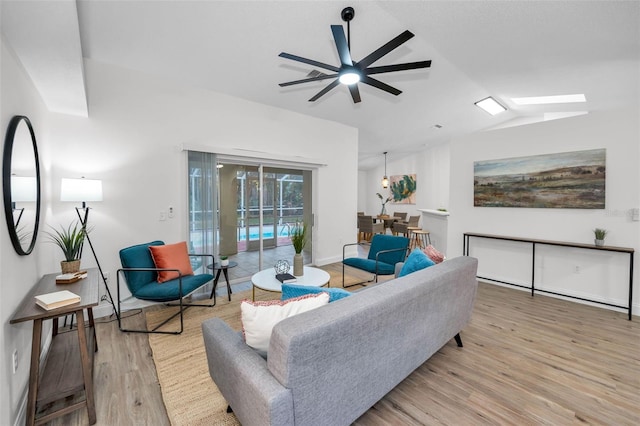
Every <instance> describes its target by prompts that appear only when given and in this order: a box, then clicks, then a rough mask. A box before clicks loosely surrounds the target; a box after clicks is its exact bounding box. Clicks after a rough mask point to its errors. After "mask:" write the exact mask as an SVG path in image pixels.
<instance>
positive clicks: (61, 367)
mask: <svg viewBox="0 0 640 426" xmlns="http://www.w3.org/2000/svg"><path fill="white" fill-rule="evenodd" d="M87 272H88V273H87V277H86V278H84V279H82V280H80V281H78V282H76V283H73V284H59V285H58V284H56V275H58V274H57V273H56V274H49V275H45V276H44V277H42V278H41V279H40V281H38V283H37V284H36V285H35V286H34V287H33V289H31V291H30V292H29V294H27V296H26V297H25V298H24V300H23V301H22V303H21V305H20V307H19V308H18V310H17V311H16V313H15V314H14V316H13V318H12V319H11V320H10V321H9V322H10V324H16V323H19V322H24V321H33V335H32V338H31V366H30V372H29V394H28V398H27V421H26V424H27V426H33V425H40V424H43V423H46V422H48V421H50V420H52V419H55V418H56V417H60V416H63V415H65V414H67V413H70V412H72V411H75V410H79V409H82V408H84V407H86V408H87V414H88V417H89V424H95V423H96V406H95V400H94V394H93V354H94V353H95V352H97V351H98V342H97V339H96V331H95V325H94V322H93V310H92V308H93V307H94V306H97V305H98V302H99V295H98V285H99V279H98V278H99V273H98V270H97V269H90V270H88V271H87ZM61 290H69V291H70V292H72V293H75V294H77V295H78V296H80V303H75V304H72V305H68V306H63V307H61V308H58V309H52V310H50V311H47V310H45V309H43V308H41V307H40V306H38V305H36V302H35V300H34V296H37V295H40V294H46V293H52V292H55V291H61ZM85 310H86V313H87V319H88V324H86V323H85V314H84V312H85ZM70 314H75V316H76V318H77V321H78V326H77V328H76V330H74V331H69V332H64V333H58V318H59V317H64V316H66V315H70ZM48 319H51V320H53V338H52V340H51V347H50V349H49V355H48V356H47V360H46V361H45V363H44V365H42V366H41V365H40V353H41V351H42V348H41V346H40V342H41V339H42V321H44V320H48ZM76 336H77V339H76V338H75V337H76ZM41 369H42V372H41V371H40V370H41ZM81 392H84V400H81V401H76V400H74V401H72V402H71V403H69V404H68V405H66V406H64V407H62V408H60V409H58V410H57V411H54V412H44V413H43V414H42V415H40V417H38V418H36V414H37V413H38V410H39V409H42V407H43V406H45V405H47V404H49V403H52V402H54V401H58V400H63V399H65V398H68V397H71V396H73V395H77V394H80V393H81ZM71 399H72V398H69V400H71Z"/></svg>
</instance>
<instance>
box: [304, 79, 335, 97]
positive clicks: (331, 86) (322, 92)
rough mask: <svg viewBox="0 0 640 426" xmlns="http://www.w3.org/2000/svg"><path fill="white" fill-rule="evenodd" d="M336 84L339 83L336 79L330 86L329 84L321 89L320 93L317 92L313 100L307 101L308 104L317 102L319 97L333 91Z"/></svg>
mask: <svg viewBox="0 0 640 426" xmlns="http://www.w3.org/2000/svg"><path fill="white" fill-rule="evenodd" d="M338 84H340V81H339V80H338V79H337V78H336V79H335V80H334V81H333V82H332V83H331V84H329V85H328V86H327V87H325V88H324V89H322V90H321V91H319V92H318V93H317V94H316V95H315V96H314V97H313V98H311V99H309V102H315V101H317V100H318V98H320V96H322V95H324V94H325V93H327V92H328V91H329V90H331V89H333V88H334V87H336V86H337V85H338Z"/></svg>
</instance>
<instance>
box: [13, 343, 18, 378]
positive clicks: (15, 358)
mask: <svg viewBox="0 0 640 426" xmlns="http://www.w3.org/2000/svg"><path fill="white" fill-rule="evenodd" d="M16 371H18V350H17V349H15V350H14V351H13V374H16Z"/></svg>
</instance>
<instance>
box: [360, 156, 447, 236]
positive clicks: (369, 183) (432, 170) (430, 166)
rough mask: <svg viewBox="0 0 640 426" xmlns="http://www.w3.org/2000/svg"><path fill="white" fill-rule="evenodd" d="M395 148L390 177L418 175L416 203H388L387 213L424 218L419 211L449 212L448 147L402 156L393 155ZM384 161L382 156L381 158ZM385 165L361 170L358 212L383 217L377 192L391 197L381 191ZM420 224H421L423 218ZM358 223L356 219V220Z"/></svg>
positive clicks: (388, 173) (388, 167)
mask: <svg viewBox="0 0 640 426" xmlns="http://www.w3.org/2000/svg"><path fill="white" fill-rule="evenodd" d="M395 155H398V156H399V154H394V153H393V148H391V149H390V150H389V154H388V156H387V175H388V176H395V175H406V174H412V173H415V175H416V203H415V204H393V203H392V202H391V201H390V202H389V203H387V213H389V214H391V213H393V212H407V213H408V215H421V213H420V212H419V211H418V210H417V209H438V208H445V209H448V205H449V145H448V144H438V145H434V146H431V147H426V148H425V149H424V150H422V151H419V152H416V153H414V154H411V155H405V156H403V157H399V158H398V157H397V158H396V159H394V156H395ZM381 158H382V157H381ZM383 175H384V165H381V166H380V167H377V168H374V169H371V170H367V171H361V172H360V173H359V174H358V179H359V182H358V191H359V193H358V210H359V211H364V212H365V213H366V214H370V215H373V216H375V215H377V214H380V210H381V203H380V199H379V198H378V197H377V196H376V193H380V194H381V195H382V196H383V197H385V199H386V197H387V196H389V195H390V194H391V192H390V190H389V189H383V188H382V184H381V181H382V176H383ZM420 220H421V222H420V223H421V224H422V219H420ZM354 223H355V219H354Z"/></svg>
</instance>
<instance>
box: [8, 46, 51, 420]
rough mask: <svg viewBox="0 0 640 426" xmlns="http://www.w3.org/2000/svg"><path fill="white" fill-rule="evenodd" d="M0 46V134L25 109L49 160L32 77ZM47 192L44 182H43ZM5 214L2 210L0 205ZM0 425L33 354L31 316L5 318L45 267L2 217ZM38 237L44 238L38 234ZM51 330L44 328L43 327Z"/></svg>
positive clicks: (17, 399) (11, 411) (13, 406)
mask: <svg viewBox="0 0 640 426" xmlns="http://www.w3.org/2000/svg"><path fill="white" fill-rule="evenodd" d="M0 44H1V47H0V48H1V49H2V50H1V51H0V59H1V60H0V92H1V93H2V96H1V101H0V128H1V129H2V135H3V140H4V134H5V132H6V129H7V126H8V125H9V121H10V120H11V118H12V117H13V116H14V115H25V116H27V117H28V118H29V120H30V121H31V124H32V126H33V129H34V132H35V136H36V140H37V143H38V148H39V155H40V165H41V167H42V166H43V164H44V163H46V161H47V152H46V149H42V147H43V146H44V145H46V144H47V140H48V133H47V130H46V128H47V112H46V110H45V107H44V104H43V102H42V100H41V98H40V96H39V95H38V93H37V92H36V90H35V88H34V86H33V84H32V82H31V80H30V79H29V78H28V77H27V76H26V74H25V73H24V71H23V69H22V67H21V65H20V64H19V63H18V62H17V60H16V59H15V58H14V56H13V52H11V51H10V50H9V48H8V47H7V46H6V45H5V43H4V41H2V42H1V43H0ZM47 177H48V171H47V170H46V169H45V168H44V167H42V169H41V178H42V179H45V180H46V179H47ZM42 191H43V195H44V196H45V197H46V196H47V188H46V187H43V188H42ZM2 216H4V210H3V211H2ZM43 220H46V212H44V211H42V212H41V221H43ZM0 228H1V229H0V293H1V294H2V296H1V297H0V319H1V320H2V328H1V329H0V347H1V348H2V350H0V383H2V397H1V398H0V404H1V405H0V425H9V424H13V423H14V421H15V420H16V417H17V411H18V407H19V404H20V403H21V402H22V401H23V400H24V398H25V396H26V391H27V382H28V378H29V359H30V355H31V330H32V324H31V323H30V322H25V323H20V324H16V325H10V324H9V320H10V319H11V317H12V316H13V314H14V312H15V310H16V308H17V307H18V305H19V304H20V302H21V301H22V299H23V298H24V296H25V295H26V294H27V293H28V292H29V290H30V289H31V287H32V286H33V284H35V282H36V281H37V280H38V278H39V277H40V276H41V275H43V274H44V273H45V272H49V270H48V269H46V267H44V266H43V261H42V260H43V259H42V258H41V253H42V248H41V245H40V244H37V245H36V247H35V249H34V250H33V252H32V253H31V255H29V256H19V255H18V254H16V252H15V251H14V249H13V246H12V245H11V240H10V239H9V233H8V230H7V224H6V221H5V218H4V217H3V218H2V220H0ZM38 240H39V241H42V238H38ZM47 330H50V328H45V329H44V332H46V331H47ZM14 350H17V351H18V370H17V372H16V374H13V369H12V367H11V363H12V355H13V351H14Z"/></svg>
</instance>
